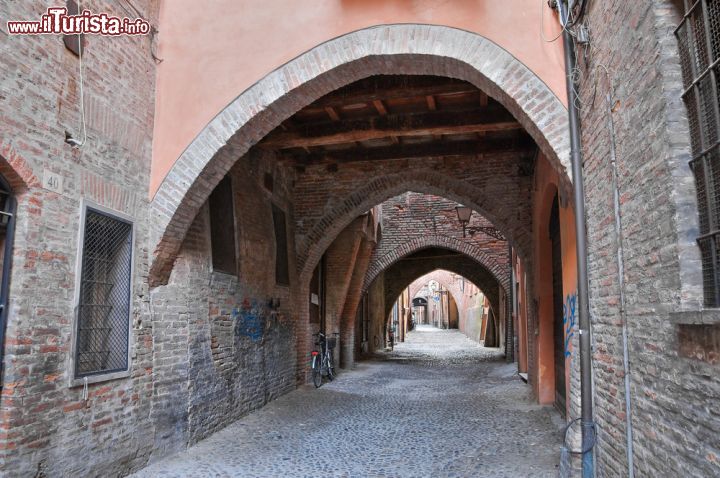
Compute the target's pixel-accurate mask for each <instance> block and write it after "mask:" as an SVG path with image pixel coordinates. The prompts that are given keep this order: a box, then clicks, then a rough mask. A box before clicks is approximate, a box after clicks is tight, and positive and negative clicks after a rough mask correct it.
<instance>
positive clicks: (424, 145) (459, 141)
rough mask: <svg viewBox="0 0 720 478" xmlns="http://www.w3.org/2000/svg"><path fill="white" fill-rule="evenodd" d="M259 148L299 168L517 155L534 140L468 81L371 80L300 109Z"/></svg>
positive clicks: (529, 148) (530, 151) (424, 78)
mask: <svg viewBox="0 0 720 478" xmlns="http://www.w3.org/2000/svg"><path fill="white" fill-rule="evenodd" d="M258 147H260V148H265V149H271V150H277V151H281V152H282V153H284V156H285V157H286V158H289V159H291V160H293V161H296V162H298V163H299V164H309V163H312V162H317V161H323V160H325V161H331V162H348V161H367V160H387V159H404V158H417V157H428V156H457V155H473V154H481V153H506V152H515V153H519V154H522V155H523V156H525V157H527V156H530V155H532V154H533V153H534V151H535V149H536V147H535V143H534V142H533V140H532V139H531V138H530V136H529V135H528V134H527V133H526V132H525V130H524V129H523V128H522V126H521V125H520V124H519V123H518V122H517V121H516V120H515V118H514V117H513V116H512V115H511V114H510V113H509V112H508V111H507V110H506V109H505V108H504V107H503V106H502V105H500V104H499V103H497V102H496V101H495V100H493V99H492V98H488V96H487V95H486V94H484V93H483V92H482V91H480V90H478V89H477V88H475V87H474V86H473V85H471V84H470V83H467V82H465V81H461V80H454V79H450V78H440V77H434V76H373V77H369V78H366V79H364V80H361V81H358V82H356V83H353V84H351V85H348V86H346V87H344V88H341V89H339V90H336V91H334V92H332V93H330V94H328V95H326V96H324V97H322V98H320V99H319V100H317V101H316V102H314V103H312V104H310V105H309V106H307V107H305V108H303V109H302V110H300V111H298V112H297V113H296V114H295V115H293V116H292V117H291V118H289V119H288V120H286V121H285V122H283V123H282V124H281V125H280V127H278V128H277V129H275V130H274V131H273V132H272V133H270V134H269V135H268V136H266V137H265V138H264V139H263V140H262V141H261V142H260V143H258Z"/></svg>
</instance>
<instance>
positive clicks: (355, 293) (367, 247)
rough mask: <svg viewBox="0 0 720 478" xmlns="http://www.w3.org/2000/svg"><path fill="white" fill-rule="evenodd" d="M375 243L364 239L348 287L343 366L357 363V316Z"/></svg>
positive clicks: (342, 335)
mask: <svg viewBox="0 0 720 478" xmlns="http://www.w3.org/2000/svg"><path fill="white" fill-rule="evenodd" d="M375 245H376V242H375V241H374V240H373V239H365V240H363V241H362V243H361V244H360V248H359V250H358V253H357V256H356V258H355V269H354V270H353V273H352V278H351V279H350V286H349V287H348V291H347V297H346V298H345V307H344V308H343V312H342V317H341V321H340V344H341V346H342V348H341V351H340V353H341V355H340V366H341V367H343V368H350V367H352V366H353V364H354V363H355V325H356V324H355V318H356V316H357V309H358V306H359V305H360V299H361V298H362V294H363V290H362V284H363V280H364V279H365V273H366V272H367V268H368V266H369V265H370V257H371V256H372V253H373V250H374V249H375Z"/></svg>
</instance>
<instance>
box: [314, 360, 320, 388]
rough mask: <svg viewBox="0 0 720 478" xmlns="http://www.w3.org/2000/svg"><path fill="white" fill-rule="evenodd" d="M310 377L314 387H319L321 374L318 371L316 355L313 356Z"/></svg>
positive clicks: (318, 364) (318, 362)
mask: <svg viewBox="0 0 720 478" xmlns="http://www.w3.org/2000/svg"><path fill="white" fill-rule="evenodd" d="M312 379H313V384H315V388H320V385H322V374H321V373H320V358H319V357H318V356H317V355H315V356H313V361H312Z"/></svg>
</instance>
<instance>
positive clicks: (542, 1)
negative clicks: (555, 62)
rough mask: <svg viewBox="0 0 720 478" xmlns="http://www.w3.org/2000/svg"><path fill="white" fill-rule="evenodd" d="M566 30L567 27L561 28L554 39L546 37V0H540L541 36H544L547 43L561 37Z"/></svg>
mask: <svg viewBox="0 0 720 478" xmlns="http://www.w3.org/2000/svg"><path fill="white" fill-rule="evenodd" d="M564 31H565V27H563V28H562V29H561V30H560V33H558V34H557V36H556V37H555V38H553V39H552V40H548V39H547V38H546V37H545V0H540V36H541V37H542V39H543V40H545V41H546V42H547V43H552V42H554V41H556V40H557V39H558V38H560V37H561V36H562V34H563V32H564Z"/></svg>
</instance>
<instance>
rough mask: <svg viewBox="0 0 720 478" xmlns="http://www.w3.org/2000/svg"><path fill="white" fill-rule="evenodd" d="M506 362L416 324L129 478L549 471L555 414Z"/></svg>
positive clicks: (555, 445)
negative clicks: (381, 348) (375, 350)
mask: <svg viewBox="0 0 720 478" xmlns="http://www.w3.org/2000/svg"><path fill="white" fill-rule="evenodd" d="M515 368H516V365H514V364H505V362H504V361H503V359H502V357H500V356H499V355H498V353H497V352H496V351H495V349H488V348H483V347H481V346H479V345H478V344H476V343H474V342H472V341H470V340H469V339H467V338H466V337H465V336H464V335H462V334H461V333H460V332H458V331H456V330H450V331H448V330H439V329H435V328H431V327H428V326H420V327H419V329H418V330H416V331H413V332H411V333H409V334H408V337H407V340H406V342H405V343H403V344H399V345H398V346H396V347H395V350H394V351H393V352H391V353H388V354H382V355H380V356H378V357H377V358H376V359H373V360H369V361H364V362H360V363H359V365H358V366H357V368H356V369H355V370H353V371H350V372H344V373H342V374H341V375H340V377H338V378H337V379H336V380H335V381H334V382H332V383H325V384H324V385H323V386H322V387H321V388H320V389H317V390H316V389H315V388H313V387H312V386H304V387H301V388H300V389H298V390H296V391H294V392H291V393H289V394H287V395H285V396H283V397H281V398H279V399H277V400H275V401H273V402H271V403H270V404H268V405H267V406H265V407H264V408H262V409H261V410H259V411H257V412H254V413H251V414H250V415H248V416H246V417H244V418H243V419H241V420H239V421H237V422H235V423H233V424H231V425H230V426H228V427H227V428H225V429H224V430H222V431H221V432H219V433H216V434H215V435H213V436H211V437H209V438H208V439H206V440H204V441H202V442H200V443H198V444H196V445H195V446H193V447H191V448H190V449H189V450H187V451H186V452H184V453H181V454H178V455H175V456H171V457H169V458H167V459H165V460H162V461H160V462H157V463H155V464H153V465H151V466H150V467H148V468H146V469H144V470H142V471H141V472H139V473H137V474H136V475H134V476H135V477H137V478H140V477H157V476H162V477H184V476H188V477H189V476H192V477H200V476H212V477H230V476H233V477H235V476H237V477H250V476H263V477H275V476H285V477H295V476H343V477H360V476H374V477H395V476H402V477H405V476H407V477H429V476H433V477H438V476H443V477H445V476H447V477H450V476H455V477H462V476H473V477H480V476H487V477H513V478H514V477H530V476H537V477H549V476H555V475H556V473H557V461H558V458H557V457H558V456H559V447H560V431H559V430H560V427H561V424H560V419H559V418H558V417H557V415H556V413H555V412H554V411H553V410H552V409H551V408H549V407H542V406H539V405H533V404H532V403H531V399H530V397H529V396H528V392H529V389H528V387H527V385H525V384H524V383H523V382H522V381H521V380H520V379H519V378H518V377H517V376H516V375H515V374H514V372H513V370H514V369H515Z"/></svg>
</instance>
